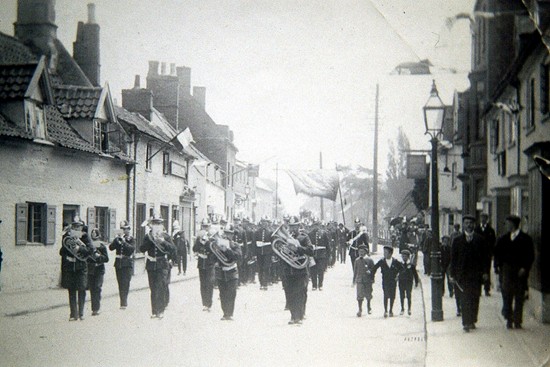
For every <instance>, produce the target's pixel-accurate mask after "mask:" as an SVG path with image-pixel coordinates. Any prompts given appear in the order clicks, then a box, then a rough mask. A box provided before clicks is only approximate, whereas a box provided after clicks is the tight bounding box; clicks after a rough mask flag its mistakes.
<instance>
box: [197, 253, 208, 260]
mask: <svg viewBox="0 0 550 367" xmlns="http://www.w3.org/2000/svg"><path fill="white" fill-rule="evenodd" d="M197 255H199V257H200V258H201V259H208V255H205V254H197Z"/></svg>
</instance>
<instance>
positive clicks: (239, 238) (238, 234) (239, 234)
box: [233, 216, 247, 286]
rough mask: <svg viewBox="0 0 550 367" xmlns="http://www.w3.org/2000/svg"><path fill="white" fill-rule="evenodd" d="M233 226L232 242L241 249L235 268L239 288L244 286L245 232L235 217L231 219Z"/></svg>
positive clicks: (239, 219) (238, 219) (239, 220)
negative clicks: (236, 269)
mask: <svg viewBox="0 0 550 367" xmlns="http://www.w3.org/2000/svg"><path fill="white" fill-rule="evenodd" d="M233 226H234V228H235V232H234V234H233V238H234V242H235V243H236V244H237V245H239V247H240V248H241V258H240V259H239V261H238V262H237V267H238V269H239V286H241V285H246V271H245V269H246V262H245V261H244V255H245V254H246V250H247V245H246V232H245V230H244V228H243V226H242V225H241V218H239V217H237V216H235V217H233Z"/></svg>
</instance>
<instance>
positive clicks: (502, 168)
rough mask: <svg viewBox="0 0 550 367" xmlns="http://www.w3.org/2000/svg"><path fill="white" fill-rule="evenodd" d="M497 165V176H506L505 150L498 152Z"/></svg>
mask: <svg viewBox="0 0 550 367" xmlns="http://www.w3.org/2000/svg"><path fill="white" fill-rule="evenodd" d="M497 165H498V174H499V176H506V151H504V152H502V153H499V155H498V162H497Z"/></svg>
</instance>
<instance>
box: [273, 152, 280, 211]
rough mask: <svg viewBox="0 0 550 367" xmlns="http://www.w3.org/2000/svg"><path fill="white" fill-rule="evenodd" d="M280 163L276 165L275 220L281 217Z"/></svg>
mask: <svg viewBox="0 0 550 367" xmlns="http://www.w3.org/2000/svg"><path fill="white" fill-rule="evenodd" d="M278 211H279V163H277V164H276V165H275V218H273V219H277V217H278V215H279V212H278Z"/></svg>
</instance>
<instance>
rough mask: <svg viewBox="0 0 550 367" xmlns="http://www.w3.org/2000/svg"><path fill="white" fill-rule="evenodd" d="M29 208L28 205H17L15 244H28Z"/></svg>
mask: <svg viewBox="0 0 550 367" xmlns="http://www.w3.org/2000/svg"><path fill="white" fill-rule="evenodd" d="M28 213H29V206H28V205H27V203H18V204H15V244H16V245H26V244H27V220H28Z"/></svg>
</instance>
